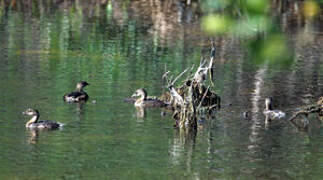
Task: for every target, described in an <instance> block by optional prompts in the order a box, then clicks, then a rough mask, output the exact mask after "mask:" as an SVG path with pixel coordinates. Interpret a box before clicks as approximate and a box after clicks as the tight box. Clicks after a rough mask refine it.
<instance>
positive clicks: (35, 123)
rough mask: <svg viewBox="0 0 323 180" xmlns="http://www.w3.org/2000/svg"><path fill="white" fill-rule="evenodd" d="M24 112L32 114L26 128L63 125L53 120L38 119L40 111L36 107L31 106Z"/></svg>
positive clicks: (46, 127) (47, 127)
mask: <svg viewBox="0 0 323 180" xmlns="http://www.w3.org/2000/svg"><path fill="white" fill-rule="evenodd" d="M23 114H26V115H29V116H32V118H31V119H30V120H29V121H28V122H27V123H26V128H29V129H57V128H59V127H61V126H63V124H61V123H57V122H53V121H47V120H38V119H39V111H38V110H36V109H32V108H29V109H27V110H26V111H24V112H23Z"/></svg>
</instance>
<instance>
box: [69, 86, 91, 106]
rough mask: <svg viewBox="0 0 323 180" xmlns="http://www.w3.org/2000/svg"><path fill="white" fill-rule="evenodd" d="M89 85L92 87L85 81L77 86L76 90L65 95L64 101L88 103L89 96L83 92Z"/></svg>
mask: <svg viewBox="0 0 323 180" xmlns="http://www.w3.org/2000/svg"><path fill="white" fill-rule="evenodd" d="M87 85H90V84H89V83H87V82H85V81H80V82H78V83H77V84H76V90H75V91H73V92H71V93H68V94H65V95H64V96H63V99H64V101H66V102H80V101H86V100H87V99H88V98H89V96H88V95H87V94H86V92H84V91H83V88H84V87H85V86H87Z"/></svg>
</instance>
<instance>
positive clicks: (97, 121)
mask: <svg viewBox="0 0 323 180" xmlns="http://www.w3.org/2000/svg"><path fill="white" fill-rule="evenodd" d="M77 2H78V1H77ZM109 2H110V1H109ZM136 3H137V2H136V1H135V2H133V3H131V4H130V5H129V4H128V5H127V8H125V7H124V6H122V5H120V4H118V3H112V4H108V5H105V6H102V7H101V6H100V5H96V6H95V5H91V6H90V5H89V6H82V5H78V4H76V5H75V4H72V5H71V4H63V5H61V6H57V7H56V6H50V5H48V6H44V7H43V6H41V7H38V6H36V7H35V6H34V5H31V6H30V7H29V6H26V9H24V8H22V9H19V7H17V9H16V8H11V9H10V8H3V6H2V8H1V19H0V63H1V65H0V84H1V86H0V92H1V93H0V97H1V101H0V114H1V115H0V117H1V118H0V144H1V148H0V179H321V178H322V177H323V148H322V147H323V130H322V127H321V122H320V121H319V120H318V118H317V117H316V116H314V115H313V116H309V120H310V124H309V127H308V129H307V130H306V131H302V130H299V129H298V128H296V127H295V126H294V125H293V124H291V123H290V122H289V121H288V117H290V116H291V114H292V112H293V111H295V108H296V107H299V106H303V105H305V104H310V103H313V102H315V101H316V100H317V99H318V97H319V96H320V95H322V92H323V65H322V64H323V63H322V62H323V58H322V57H323V51H322V49H323V36H322V34H323V32H320V31H315V32H311V31H310V32H308V31H307V30H304V31H302V30H299V29H297V31H296V30H293V33H291V32H288V33H289V34H288V37H289V38H290V39H289V41H290V42H291V43H290V44H292V45H291V51H293V52H295V55H294V57H293V63H292V65H290V66H288V67H280V66H279V67H276V66H273V65H268V64H266V63H264V64H261V65H254V64H253V63H252V62H251V61H250V59H249V57H248V55H246V53H245V51H244V49H243V45H242V42H241V40H239V39H238V38H234V37H217V38H216V40H215V42H216V46H217V52H216V64H215V82H214V83H215V89H214V90H215V91H216V92H217V93H218V94H219V95H220V97H221V99H222V107H223V108H222V109H221V110H220V111H219V112H217V114H216V117H215V118H214V119H207V120H204V121H202V123H201V125H200V126H199V128H198V131H197V133H196V134H192V135H182V134H181V133H180V132H179V131H178V130H177V129H174V128H173V124H174V120H173V119H172V116H171V114H168V113H166V116H162V115H161V114H163V112H162V111H163V110H161V109H147V110H146V111H145V115H144V117H140V116H138V112H137V110H136V109H135V108H134V106H133V105H132V104H129V103H125V102H123V100H124V99H125V98H127V97H130V95H131V94H132V93H133V92H134V91H135V90H136V89H138V88H145V89H146V90H147V91H148V93H149V94H150V95H161V93H162V92H163V91H165V88H164V85H163V82H162V80H161V76H162V75H163V73H164V72H165V66H166V67H167V70H170V71H172V73H174V74H178V73H180V72H182V71H183V70H184V69H185V68H187V67H191V66H192V65H193V64H195V65H198V64H199V61H200V58H201V56H208V54H209V39H208V38H207V37H205V36H204V35H203V33H202V32H201V30H200V29H199V25H198V24H196V21H195V19H194V18H196V17H195V16H194V9H193V10H191V9H186V11H185V13H186V14H185V16H183V18H182V20H181V21H180V20H178V21H176V22H175V23H174V22H172V21H171V20H169V19H168V17H167V16H166V15H167V13H166V14H165V13H164V14H163V11H158V7H159V6H158V5H156V6H157V7H155V6H154V7H155V8H156V9H157V10H156V12H155V11H154V10H152V11H153V12H154V13H153V16H152V17H149V18H148V17H147V14H148V13H150V12H146V11H145V10H146V9H147V8H144V7H145V4H143V5H142V6H144V7H141V6H140V5H138V4H136ZM49 6H50V7H51V8H49ZM20 8H21V7H20ZM28 8H30V9H28ZM35 9H36V10H35ZM190 10H191V11H190ZM174 14H175V15H178V13H177V14H176V13H174ZM174 14H169V16H170V17H169V18H170V19H174V17H175V15H174ZM152 19H153V21H152ZM167 22H168V23H169V24H167V25H165V23H167ZM300 29H301V28H300ZM303 37H306V38H307V39H311V40H310V41H307V42H304V41H303ZM80 80H85V81H87V82H88V83H90V86H87V87H86V88H85V90H86V92H87V93H88V94H89V96H90V100H89V101H88V102H87V103H86V104H83V105H79V104H67V103H64V102H63V100H62V96H63V95H64V94H65V93H67V92H70V91H72V90H73V89H74V88H75V84H76V82H78V81H80ZM268 96H272V97H273V98H274V100H275V107H276V108H278V109H281V110H283V111H285V112H287V117H286V118H285V119H282V120H280V121H277V122H273V123H270V124H269V125H266V124H265V122H264V120H265V117H264V116H263V115H262V110H263V109H264V99H265V98H266V97H268ZM92 101H96V103H92ZM29 107H32V108H36V109H38V110H39V111H40V114H41V116H40V118H41V119H46V120H54V121H58V122H61V123H64V124H65V126H64V127H63V128H62V129H61V130H57V131H31V130H27V129H26V128H25V123H26V122H27V120H28V117H25V116H23V115H22V113H21V112H22V111H24V110H25V109H27V108H29ZM245 111H249V112H250V116H249V117H248V118H244V117H243V112H245Z"/></svg>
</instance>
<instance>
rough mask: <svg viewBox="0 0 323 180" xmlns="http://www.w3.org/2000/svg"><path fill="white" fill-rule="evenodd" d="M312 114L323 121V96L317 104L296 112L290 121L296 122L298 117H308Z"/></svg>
mask: <svg viewBox="0 0 323 180" xmlns="http://www.w3.org/2000/svg"><path fill="white" fill-rule="evenodd" d="M310 113H317V114H318V115H319V117H320V119H322V117H323V96H322V97H320V98H319V100H318V101H317V103H316V104H312V105H309V106H306V107H305V108H302V109H301V110H299V111H297V112H295V113H294V114H293V116H292V117H291V118H290V119H289V120H290V121H294V120H295V119H296V118H297V117H298V116H300V115H305V116H308V115H309V114H310Z"/></svg>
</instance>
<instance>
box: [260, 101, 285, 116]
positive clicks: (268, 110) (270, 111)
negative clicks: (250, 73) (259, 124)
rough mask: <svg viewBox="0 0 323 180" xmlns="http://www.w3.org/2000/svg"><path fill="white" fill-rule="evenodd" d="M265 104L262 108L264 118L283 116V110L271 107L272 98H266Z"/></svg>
mask: <svg viewBox="0 0 323 180" xmlns="http://www.w3.org/2000/svg"><path fill="white" fill-rule="evenodd" d="M265 105H266V108H265V109H264V111H263V113H264V115H265V116H266V119H268V120H272V119H276V118H277V119H279V118H283V117H285V113H284V112H283V111H280V110H273V109H272V98H266V100H265Z"/></svg>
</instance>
